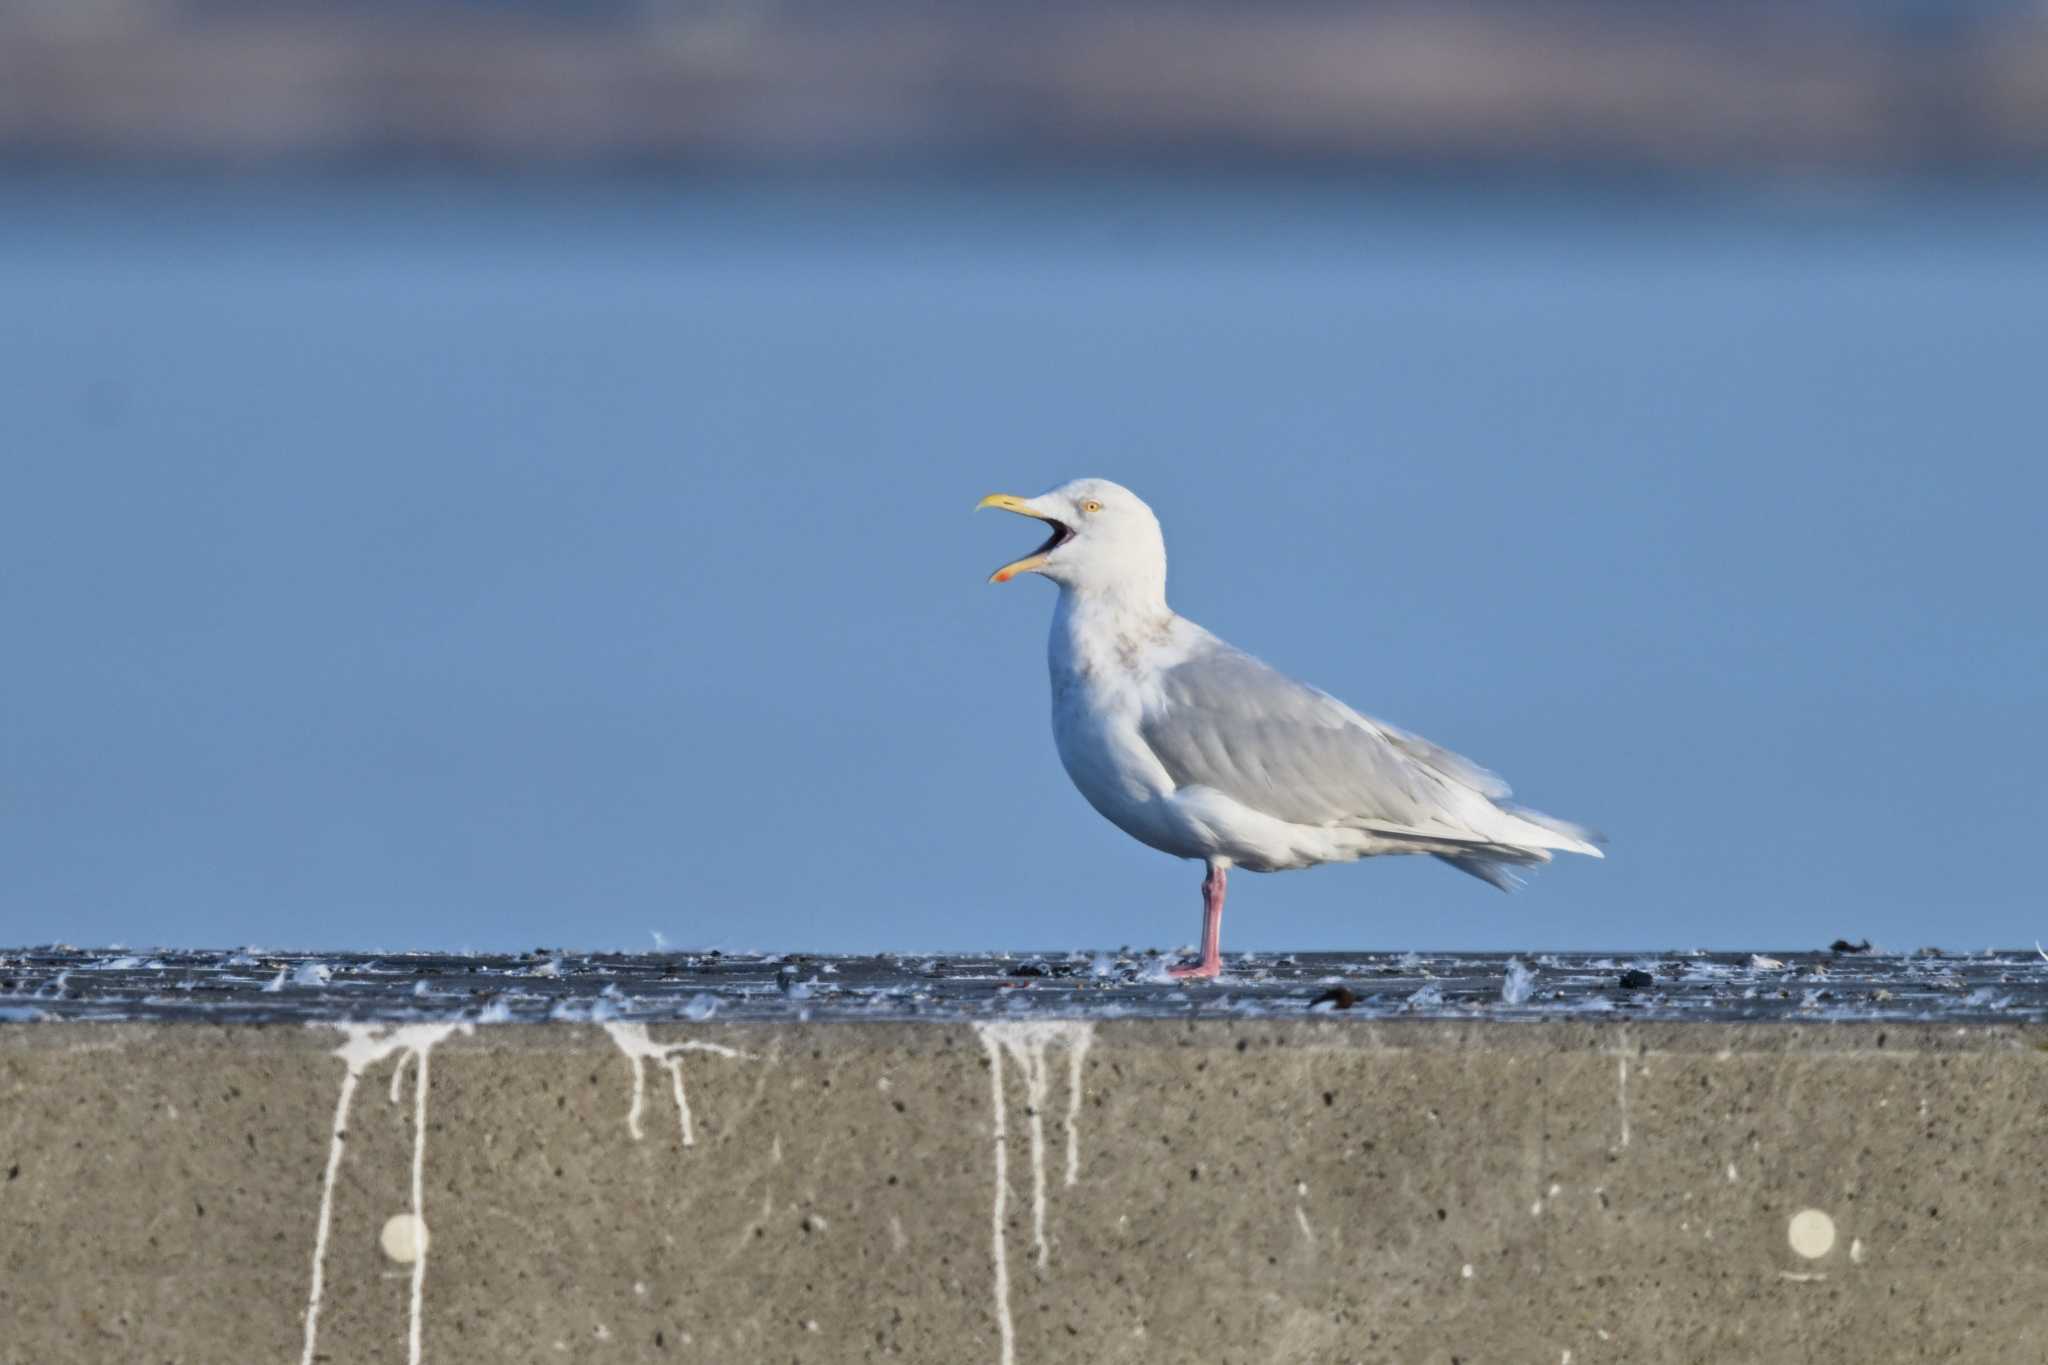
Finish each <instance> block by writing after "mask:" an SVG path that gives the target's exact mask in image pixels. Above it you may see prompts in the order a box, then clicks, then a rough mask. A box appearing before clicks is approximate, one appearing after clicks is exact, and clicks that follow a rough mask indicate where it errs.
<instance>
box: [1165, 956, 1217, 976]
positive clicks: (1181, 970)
mask: <svg viewBox="0 0 2048 1365" xmlns="http://www.w3.org/2000/svg"><path fill="white" fill-rule="evenodd" d="M1166 974H1167V975H1168V976H1170V977H1172V978H1173V979H1174V980H1176V981H1208V980H1211V979H1212V978H1214V977H1217V976H1221V975H1222V974H1223V959H1222V958H1220V957H1219V958H1217V959H1215V960H1214V961H1208V960H1204V961H1201V962H1184V963H1182V964H1180V965H1179V966H1175V967H1168V968H1167V969H1166Z"/></svg>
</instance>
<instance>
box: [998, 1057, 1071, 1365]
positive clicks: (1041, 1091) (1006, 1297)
mask: <svg viewBox="0 0 2048 1365" xmlns="http://www.w3.org/2000/svg"><path fill="white" fill-rule="evenodd" d="M974 1031H975V1033H976V1034H978V1035H979V1036H980V1038H981V1045H982V1048H983V1049H984V1050H985V1051H986V1052H987V1053H988V1069H989V1094H990V1110H991V1113H992V1115H993V1118H994V1126H995V1133H994V1140H995V1176H996V1193H995V1205H994V1211H993V1214H992V1232H991V1243H992V1245H991V1251H990V1254H991V1259H992V1261H993V1262H994V1268H995V1298H996V1325H997V1328H998V1329H999V1331H1000V1333H1001V1336H1002V1362H1003V1365H1012V1362H1014V1360H1015V1359H1016V1348H1017V1344H1016V1327H1015V1324H1014V1322H1013V1321H1012V1319H1011V1316H1010V1253H1009V1247H1008V1245H1007V1242H1006V1239H1005V1237H1004V1223H1005V1222H1006V1221H1007V1218H1008V1214H1009V1206H1010V1152H1009V1135H1010V1134H1009V1110H1008V1106H1007V1104H1006V1102H1005V1100H1004V1097H1003V1058H1004V1056H1005V1055H1008V1056H1009V1057H1010V1058H1011V1060H1013V1061H1015V1062H1016V1064H1017V1069H1018V1071H1019V1073H1020V1074H1021V1075H1022V1076H1023V1078H1024V1096H1025V1103H1026V1112H1027V1113H1028V1114H1029V1115H1030V1117H1031V1130H1030V1131H1031V1246H1032V1251H1033V1253H1034V1255H1035V1256H1036V1258H1037V1261H1038V1264H1039V1266H1040V1267H1041V1268H1042V1267H1044V1266H1045V1264H1046V1263H1047V1261H1048V1259H1049V1258H1050V1255H1051V1250H1050V1247H1049V1245H1048V1244H1047V1242H1046V1239H1045V1208H1046V1198H1045V1100H1046V1092H1047V1090H1048V1089H1049V1088H1050V1084H1049V1077H1048V1074H1047V1066H1046V1052H1047V1051H1048V1049H1050V1048H1051V1047H1053V1046H1054V1045H1056V1044H1065V1046H1066V1049H1067V1087H1068V1096H1067V1180H1066V1183H1067V1184H1068V1185H1070V1186H1071V1185H1075V1184H1078V1183H1079V1181H1080V1179H1081V1146H1080V1127H1081V1079H1082V1077H1081V1071H1082V1063H1083V1062H1084V1061H1085V1060H1086V1059H1087V1055H1088V1048H1089V1046H1090V1045H1091V1044H1092V1043H1093V1042H1094V1041H1095V1025H1093V1024H1091V1023H1085V1022H1082V1021H1079V1020H1036V1019H1034V1020H1021V1021H1012V1020H1003V1021H1000V1022H994V1023H986V1024H981V1023H978V1024H976V1025H975V1026H974Z"/></svg>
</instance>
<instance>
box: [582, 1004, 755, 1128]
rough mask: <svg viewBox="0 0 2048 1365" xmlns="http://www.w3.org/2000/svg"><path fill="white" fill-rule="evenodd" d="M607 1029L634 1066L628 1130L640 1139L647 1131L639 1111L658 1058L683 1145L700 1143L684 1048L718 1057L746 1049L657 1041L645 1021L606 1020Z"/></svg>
mask: <svg viewBox="0 0 2048 1365" xmlns="http://www.w3.org/2000/svg"><path fill="white" fill-rule="evenodd" d="M604 1031H605V1032H606V1033H608V1034H610V1035H611V1039H612V1043H613V1044H614V1045H615V1046H616V1047H617V1048H618V1049H619V1051H620V1052H623V1053H625V1054H626V1061H627V1063H628V1064H629V1065H630V1066H631V1067H632V1068H633V1103H632V1106H631V1107H630V1108H629V1109H627V1110H626V1131H627V1132H629V1133H631V1134H632V1135H633V1141H635V1142H638V1141H640V1139H641V1138H642V1137H644V1136H646V1134H644V1133H643V1132H642V1131H641V1129H640V1113H641V1110H642V1108H643V1107H644V1106H645V1101H646V1088H647V1063H648V1062H657V1063H659V1064H660V1065H661V1066H663V1067H665V1068H666V1069H667V1070H668V1078H669V1084H670V1090H671V1092H672V1093H673V1094H674V1095H675V1098H676V1123H677V1125H678V1126H679V1127H680V1128H681V1130H682V1135H683V1146H685V1147H694V1146H696V1145H697V1131H696V1127H695V1125H694V1124H693V1123H692V1122H691V1120H690V1097H689V1095H688V1094H687V1093H686V1092H685V1091H684V1090H683V1054H684V1053H685V1052H709V1053H711V1054H712V1055H713V1056H717V1057H742V1056H745V1055H746V1054H745V1053H742V1052H740V1051H739V1050H738V1049H736V1048H729V1047H726V1046H725V1045H724V1044H722V1043H702V1042H697V1041H695V1040H688V1041H684V1042H680V1043H657V1042H655V1041H654V1040H653V1039H651V1038H649V1037H648V1036H647V1025H645V1024H622V1023H620V1022H618V1021H617V1020H607V1021H606V1023H605V1026H604Z"/></svg>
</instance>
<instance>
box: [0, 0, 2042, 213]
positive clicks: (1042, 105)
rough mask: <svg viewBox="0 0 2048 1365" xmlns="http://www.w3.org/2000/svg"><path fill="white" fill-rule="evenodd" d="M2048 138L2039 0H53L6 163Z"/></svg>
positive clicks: (1262, 156) (15, 34)
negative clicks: (1255, 0)
mask: <svg viewBox="0 0 2048 1365" xmlns="http://www.w3.org/2000/svg"><path fill="white" fill-rule="evenodd" d="M77 161H87V162H92V161H103V162H109V163H143V164H147V163H151V162H163V163H166V164H175V165H180V166H184V167H188V168H189V167H192V166H203V165H209V164H220V165H224V166H232V167H247V166H262V165H271V164H283V163H294V162H302V161H304V162H313V163H318V164H323V165H336V164H340V165H346V164H350V163H363V164H378V165H387V164H391V163H398V164H405V163H418V164H421V165H426V166H441V165H447V164H451V163H452V164H474V165H478V166H507V167H514V166H522V167H523V166H546V165H563V166H575V165H581V164H604V165H609V166H614V167H617V166H634V165H646V166H649V167H675V166H690V167H718V166H721V165H730V166H776V165H785V166H805V165H820V164H823V165H873V166H888V165H892V164H922V165H932V164H944V163H946V162H948V161H959V162H963V163H964V162H973V163H974V164H977V165H981V166H987V165H988V164H990V163H991V162H994V163H996V164H1003V163H1005V162H1015V163H1017V164H1019V165H1023V166H1028V165H1030V164H1032V163H1035V162H1037V163H1043V162H1059V163H1069V164H1071V163H1074V162H1099V163H1103V164H1119V163H1121V164H1147V163H1151V162H1154V161H1159V162H1164V163H1166V164H1169V165H1171V164H1190V163H1210V162H1222V163H1238V162H1241V163H1244V164H1246V165H1252V164H1286V165H1296V166H1310V165H1332V164H1335V165H1343V166H1364V167H1388V168H1396V169H1414V168H1441V167H1449V168H1454V169H1455V168H1467V169H1473V170H1488V169H1496V168H1502V167H1523V168H1537V169H1542V170H1551V171H1556V170H1568V171H1583V170H1587V169H1593V168H1599V169H1604V170H1610V171H1619V172H1623V173H1636V174H1647V175H1652V176H1654V175H1658V174H1674V175H1690V174H1697V173H1701V172H1708V173H1713V172H1730V173H1753V172H1766V173H1770V172H1781V173H1786V174H1807V173H1814V172H1838V173H1847V174H1872V173H1875V174H1901V173H1903V174H1914V173H1919V172H1923V171H1927V170H1936V169H1938V170H1942V171H1955V170H1966V171H1979V172H1986V173H1994V174H1998V173H2010V172H2013V171H2033V170H2037V169H2039V168H2041V167H2042V166H2044V165H2048V6H2042V5H2039V4H2007V5H1988V4H1974V5H1969V4H1959V5H1955V6H1948V7H1933V6H1911V5H1904V4H1891V5H1874V4H1856V5H1850V4H1805V5H1798V6H1775V7H1773V6H1765V5H1758V4H1749V3H1740V4H1732V5H1718V6H1710V5H1705V4H1695V3H1663V4H1658V5H1654V6H1651V5H1636V6H1623V5H1611V4H1586V3H1547V2H1534V0H1532V2H1530V3H1521V4H1502V3H1485V2H1484V0H1457V2H1456V3H1439V4H1431V5H1426V6H1425V5H1417V4H1408V3H1401V4H1368V5H1363V6H1353V7H1335V6H1329V5H1323V4H1316V3H1299V2H1297V3H1288V4H1276V5H1268V6H1262V7H1259V8H1257V9H1256V10H1245V9H1240V8H1235V7H1226V6H1220V5H1209V4H1201V3H1190V2H1186V0H1183V2H1182V3H1168V4H1159V3H1150V4H1137V5H1131V4H1125V5H1117V6H1099V5H1096V6H1084V5H1076V4H1051V5H1044V6H1034V7H1033V8H1031V9H1030V10H1028V11H1025V10H1012V9H1008V8H1001V7H996V6H993V5H985V4H968V5H962V6H958V7H954V8H948V9H936V8H924V7H912V6H907V5H902V4H894V3H873V2H872V0H870V2H869V3H861V4H853V5H837V6H821V5H791V4H775V3H763V0H723V2H722V3H710V4H704V3H697V4H690V5H682V4H675V3H669V2H668V0H645V2H644V3H637V4H605V3H597V4H592V5H588V6H581V7H578V8H575V9H569V8H567V7H565V6H563V5H559V4H548V3H524V4H520V3H510V2H508V0H499V2H498V3H486V0H425V2H423V3H414V4H407V5H400V4H396V3H391V2H390V0H349V2H347V3H342V2H341V0H300V2H299V3H290V2H286V3H270V4H260V5H259V4H248V3H232V2H230V0H68V3H59V2H58V0H46V2H44V0H39V2H37V3H29V4H25V5H19V6H15V7H11V8H10V9H9V10H8V11H7V12H5V13H0V164H6V165H9V166H14V167H19V166H21V165H35V164H38V163H44V162H77Z"/></svg>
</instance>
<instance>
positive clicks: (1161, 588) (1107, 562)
mask: <svg viewBox="0 0 2048 1365" xmlns="http://www.w3.org/2000/svg"><path fill="white" fill-rule="evenodd" d="M983 507H1000V508H1002V509H1003V510H1004V511H1005V512H1015V513H1016V514H1017V515H1019V516H1023V517H1036V518H1037V519H1038V520H1040V521H1042V522H1045V523H1047V524H1048V525H1050V526H1051V527H1052V538H1051V539H1049V540H1047V541H1046V542H1045V544H1043V545H1041V546H1039V547H1038V549H1037V550H1035V551H1033V552H1032V553H1031V554H1028V555H1026V556H1025V557H1024V558H1022V559H1018V560H1013V561H1011V562H1010V563H1008V564H1005V565H1003V567H1002V568H1000V569H997V570H996V571H995V572H994V573H993V574H990V575H989V582H991V583H1007V582H1009V581H1010V580H1011V579H1012V578H1015V577H1016V576H1017V575H1018V574H1020V573H1035V574H1043V575H1044V576H1045V577H1047V578H1050V579H1051V580H1052V581H1053V582H1055V583H1057V584H1059V585H1060V586H1061V587H1063V588H1069V589H1072V590H1074V591H1076V592H1084V593H1093V592H1116V593H1127V592H1137V593H1142V594H1144V595H1146V596H1152V595H1155V594H1156V595H1157V596H1158V597H1160V598H1161V599H1162V600H1163V599H1164V598H1165V596H1166V537H1165V536H1163V535H1161V534H1160V531H1159V518H1157V517H1155V516H1153V515H1152V509H1151V508H1149V507H1147V506H1146V505H1145V503H1144V500H1143V499H1142V498H1140V497H1139V496H1138V495H1137V494H1136V493H1133V492H1132V491H1131V490H1130V489H1128V488H1125V487H1123V486H1122V485H1120V484H1114V483H1111V482H1110V481H1109V480H1108V479H1075V480H1074V481H1073V482H1072V483H1063V484H1061V485H1060V486H1059V487H1058V488H1055V489H1053V490H1052V491H1051V492H1049V493H1041V494H1039V495H1038V496H1037V497H1035V498H1019V497H1015V496H1013V495H1011V494H1009V493H991V494H989V495H988V496H987V497H985V498H983V499H982V500H981V501H980V503H978V504H976V508H975V510H976V511H979V510H980V509H981V508H983Z"/></svg>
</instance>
